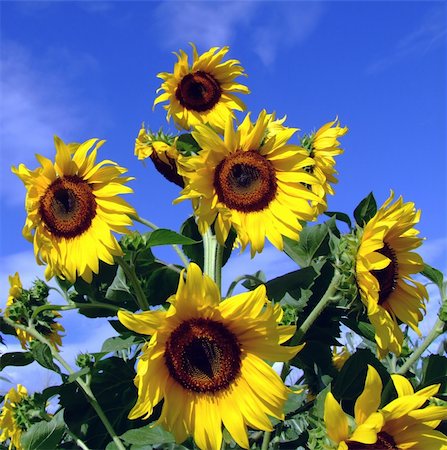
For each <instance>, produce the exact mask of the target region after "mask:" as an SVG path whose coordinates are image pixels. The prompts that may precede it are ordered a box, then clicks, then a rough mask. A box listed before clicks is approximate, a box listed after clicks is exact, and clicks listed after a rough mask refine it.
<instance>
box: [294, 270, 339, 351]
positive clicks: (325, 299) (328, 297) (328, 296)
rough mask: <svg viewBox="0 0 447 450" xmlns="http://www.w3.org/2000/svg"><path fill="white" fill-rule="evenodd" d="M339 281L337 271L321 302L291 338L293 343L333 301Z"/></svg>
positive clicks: (299, 339)
mask: <svg viewBox="0 0 447 450" xmlns="http://www.w3.org/2000/svg"><path fill="white" fill-rule="evenodd" d="M339 280H340V274H339V273H338V272H337V270H336V271H335V273H334V276H333V278H332V280H331V282H330V284H329V286H328V288H327V290H326V292H325V293H324V295H323V297H321V300H320V301H319V302H318V303H317V305H316V306H315V308H314V309H313V310H312V311H311V313H310V314H309V315H308V316H307V318H306V320H305V321H304V322H303V323H302V325H301V326H300V327H299V328H298V330H297V331H296V333H295V336H294V338H293V342H294V343H295V342H296V343H299V342H300V341H301V339H302V338H303V337H304V335H305V334H306V333H307V332H308V331H309V328H310V327H311V326H312V324H313V323H314V322H315V321H316V320H317V318H318V316H319V315H320V314H321V313H322V312H323V310H324V309H325V308H326V306H327V305H328V304H329V303H330V302H331V301H332V300H333V298H332V297H333V295H334V294H335V292H336V291H337V287H338V282H339Z"/></svg>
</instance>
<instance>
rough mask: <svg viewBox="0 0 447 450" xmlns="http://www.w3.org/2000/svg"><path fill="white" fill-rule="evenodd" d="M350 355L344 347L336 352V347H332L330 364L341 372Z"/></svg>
mask: <svg viewBox="0 0 447 450" xmlns="http://www.w3.org/2000/svg"><path fill="white" fill-rule="evenodd" d="M350 356H351V353H349V350H348V349H347V347H346V346H343V347H342V348H341V349H340V352H338V347H335V346H334V347H332V364H333V365H334V367H335V368H336V369H337V370H339V371H340V370H341V369H342V368H343V366H344V365H345V362H346V361H347V360H348V359H349V358H350Z"/></svg>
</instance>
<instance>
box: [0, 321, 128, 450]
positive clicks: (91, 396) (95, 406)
mask: <svg viewBox="0 0 447 450" xmlns="http://www.w3.org/2000/svg"><path fill="white" fill-rule="evenodd" d="M3 320H4V321H5V322H6V323H7V324H9V325H11V326H13V327H14V328H18V329H20V330H23V331H25V332H26V333H28V334H29V335H31V336H33V337H34V338H35V339H37V340H38V341H40V342H42V344H45V345H47V346H48V347H49V349H50V350H51V354H52V356H53V358H54V359H55V360H56V361H58V362H59V363H60V364H61V366H62V367H64V369H65V370H66V371H67V372H68V373H69V374H70V375H73V374H74V373H75V371H74V370H73V369H72V368H71V367H70V365H69V364H68V363H67V361H65V359H64V358H62V356H61V354H60V353H59V352H58V351H57V349H56V348H55V347H53V346H52V345H51V343H50V342H49V341H48V340H47V339H46V338H45V337H44V336H42V335H41V334H40V333H39V332H38V331H37V330H36V329H35V328H34V327H26V326H24V325H20V324H17V323H15V322H13V321H12V320H11V319H9V318H8V317H4V318H3ZM76 383H78V385H79V386H80V387H81V389H82V390H83V391H84V393H85V396H86V397H87V400H88V402H89V403H90V404H91V405H92V407H93V409H94V410H95V412H96V414H97V415H98V417H99V418H100V419H101V422H102V423H103V424H104V426H105V428H106V430H107V432H108V433H109V435H110V437H111V438H112V439H113V442H114V443H115V445H116V446H117V448H118V449H119V450H126V449H125V447H124V446H123V444H122V442H121V441H120V439H119V438H118V436H117V434H116V433H115V430H114V429H113V427H112V425H111V424H110V422H109V419H107V416H106V415H105V414H104V411H103V410H102V408H101V406H100V404H99V403H98V401H97V400H96V397H95V395H94V394H93V392H92V390H91V389H90V386H89V385H88V384H87V383H85V382H84V381H83V380H82V379H81V378H80V377H78V378H76Z"/></svg>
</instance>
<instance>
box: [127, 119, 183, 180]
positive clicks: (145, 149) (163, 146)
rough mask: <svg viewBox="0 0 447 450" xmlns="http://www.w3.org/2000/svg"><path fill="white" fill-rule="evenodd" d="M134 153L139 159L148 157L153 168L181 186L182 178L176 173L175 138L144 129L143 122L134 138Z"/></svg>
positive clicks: (176, 154) (177, 154) (177, 153)
mask: <svg viewBox="0 0 447 450" xmlns="http://www.w3.org/2000/svg"><path fill="white" fill-rule="evenodd" d="M135 155H136V156H137V158H138V159H139V160H144V159H146V158H150V159H151V161H152V163H153V164H154V166H155V168H156V169H157V170H158V171H159V172H160V173H161V174H162V175H163V176H164V177H165V178H166V179H167V180H168V181H170V182H171V183H174V184H176V185H177V186H180V187H181V188H183V187H184V186H185V184H184V182H183V178H182V176H181V175H179V173H178V169H177V159H178V156H179V152H178V151H177V149H176V147H175V139H174V137H172V136H168V135H165V134H164V133H162V132H161V131H160V132H159V133H157V134H153V133H151V132H148V131H146V129H145V128H144V124H143V125H142V126H141V129H140V131H139V133H138V137H137V138H136V140H135Z"/></svg>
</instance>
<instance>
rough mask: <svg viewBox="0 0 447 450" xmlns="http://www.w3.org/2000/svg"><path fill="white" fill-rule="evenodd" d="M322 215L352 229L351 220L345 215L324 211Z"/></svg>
mask: <svg viewBox="0 0 447 450" xmlns="http://www.w3.org/2000/svg"><path fill="white" fill-rule="evenodd" d="M324 214H326V216H329V217H335V219H336V220H339V221H340V222H344V223H345V224H346V225H348V227H349V228H350V229H351V228H352V223H351V219H350V218H349V216H348V215H347V214H345V213H342V212H338V211H326V212H325V213H324Z"/></svg>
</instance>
